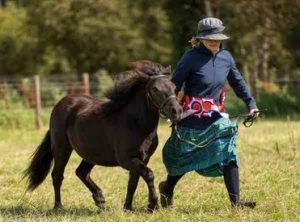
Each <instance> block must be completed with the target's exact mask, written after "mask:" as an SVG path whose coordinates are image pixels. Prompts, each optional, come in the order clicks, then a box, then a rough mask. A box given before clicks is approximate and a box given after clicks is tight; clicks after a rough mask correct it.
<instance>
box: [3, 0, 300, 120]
mask: <svg viewBox="0 0 300 222" xmlns="http://www.w3.org/2000/svg"><path fill="white" fill-rule="evenodd" d="M207 16H215V17H219V18H221V19H222V20H223V21H224V23H225V25H226V27H227V28H226V30H225V31H226V33H227V34H228V35H229V36H230V37H231V39H230V40H229V41H226V42H224V45H225V47H226V48H227V49H229V50H230V51H231V52H232V54H233V56H234V58H235V60H236V62H237V64H238V67H239V68H240V70H241V71H242V73H243V74H244V75H245V78H246V80H247V81H248V83H249V85H250V88H251V91H252V94H253V95H254V96H255V97H256V98H257V100H258V103H259V104H262V105H263V104H266V102H267V104H268V105H270V106H274V104H275V105H276V104H279V105H280V104H281V105H280V106H281V107H275V110H274V111H272V112H273V113H281V114H288V113H298V112H299V111H300V106H299V105H298V103H299V100H300V99H299V98H300V95H299V92H298V89H297V87H298V85H299V82H300V45H299V44H300V1H298V0H275V1H268V0H252V1H246V0H231V1H227V0H177V1H172V0H157V1H154V2H151V1H148V0H139V1H124V0H110V1H106V0H74V1H69V0H61V1H52V0H43V1H39V0H1V1H0V78H6V79H7V78H8V79H9V78H12V77H15V76H26V75H28V76H29V75H33V74H41V75H44V76H50V75H56V76H58V75H59V76H67V75H69V76H70V75H73V76H74V75H79V74H81V73H83V72H88V73H90V74H91V75H92V79H93V76H95V75H96V73H97V72H98V71H99V70H103V69H105V70H106V72H108V73H109V75H114V74H116V73H118V72H120V71H122V70H124V69H127V68H128V64H129V63H130V62H132V61H135V60H139V59H150V60H154V61H157V62H160V63H163V64H165V65H167V64H171V65H172V67H174V66H175V65H176V63H177V61H178V59H179V58H180V57H181V55H182V54H183V53H184V51H186V50H187V49H189V48H190V44H189V43H188V40H189V39H190V38H191V37H192V36H194V35H195V33H196V29H197V23H198V21H199V20H200V19H201V18H204V17H207ZM282 107H284V108H282ZM276 110H281V111H278V112H277V111H276Z"/></svg>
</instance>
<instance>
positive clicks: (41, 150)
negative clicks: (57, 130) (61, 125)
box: [24, 130, 53, 191]
mask: <svg viewBox="0 0 300 222" xmlns="http://www.w3.org/2000/svg"><path fill="white" fill-rule="evenodd" d="M32 156H33V157H32V160H31V162H30V164H29V166H28V168H27V169H26V170H25V171H24V177H28V186H27V191H28V190H29V191H33V190H34V189H35V188H37V187H38V186H39V185H40V184H41V183H42V182H43V181H44V180H45V178H46V176H47V174H48V173H49V170H50V167H51V162H52V160H53V155H52V152H51V137H50V131H49V130H48V132H47V133H46V135H45V137H44V139H43V141H42V143H41V144H40V145H39V146H38V147H37V149H36V151H35V152H34V153H33V155H32Z"/></svg>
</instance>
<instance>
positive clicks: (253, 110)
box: [249, 108, 259, 118]
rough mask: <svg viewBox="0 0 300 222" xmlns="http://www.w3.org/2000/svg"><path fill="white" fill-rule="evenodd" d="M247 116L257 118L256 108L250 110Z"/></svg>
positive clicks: (257, 111)
mask: <svg viewBox="0 0 300 222" xmlns="http://www.w3.org/2000/svg"><path fill="white" fill-rule="evenodd" d="M249 115H251V116H253V117H255V118H256V117H258V115H259V109H258V108H254V109H251V110H250V112H249Z"/></svg>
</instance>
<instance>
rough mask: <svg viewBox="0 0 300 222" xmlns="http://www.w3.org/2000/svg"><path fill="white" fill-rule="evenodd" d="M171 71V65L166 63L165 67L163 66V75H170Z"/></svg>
mask: <svg viewBox="0 0 300 222" xmlns="http://www.w3.org/2000/svg"><path fill="white" fill-rule="evenodd" d="M171 73H172V68H171V65H168V66H167V67H165V73H164V74H165V75H171Z"/></svg>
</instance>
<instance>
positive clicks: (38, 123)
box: [33, 75, 42, 130]
mask: <svg viewBox="0 0 300 222" xmlns="http://www.w3.org/2000/svg"><path fill="white" fill-rule="evenodd" d="M33 82H34V95H35V97H34V98H35V127H36V129H38V130H39V129H41V127H42V120H41V109H42V108H41V91H40V77H39V76H38V75H35V76H34V77H33Z"/></svg>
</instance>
